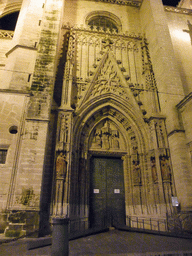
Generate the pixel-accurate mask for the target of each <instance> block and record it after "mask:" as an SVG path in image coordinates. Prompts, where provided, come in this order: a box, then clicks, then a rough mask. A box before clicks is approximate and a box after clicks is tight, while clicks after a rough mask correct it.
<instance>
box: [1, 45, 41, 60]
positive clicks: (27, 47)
mask: <svg viewBox="0 0 192 256" xmlns="http://www.w3.org/2000/svg"><path fill="white" fill-rule="evenodd" d="M17 48H23V49H27V50H33V51H37V48H36V47H30V46H26V45H20V44H17V45H15V46H14V47H13V48H12V49H11V50H9V51H8V52H7V53H6V54H5V55H6V57H8V55H9V54H10V53H12V52H13V51H14V50H16V49H17Z"/></svg>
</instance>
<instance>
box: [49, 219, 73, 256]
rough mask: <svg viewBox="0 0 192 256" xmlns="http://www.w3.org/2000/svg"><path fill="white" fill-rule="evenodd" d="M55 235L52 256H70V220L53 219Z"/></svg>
mask: <svg viewBox="0 0 192 256" xmlns="http://www.w3.org/2000/svg"><path fill="white" fill-rule="evenodd" d="M52 224H53V235H52V247H51V255H52V256H68V255H69V237H68V224H69V219H66V218H53V219H52Z"/></svg>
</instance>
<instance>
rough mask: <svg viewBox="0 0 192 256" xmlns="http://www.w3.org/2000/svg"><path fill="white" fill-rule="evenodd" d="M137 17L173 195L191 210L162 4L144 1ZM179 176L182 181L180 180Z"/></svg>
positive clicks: (179, 92)
mask: <svg viewBox="0 0 192 256" xmlns="http://www.w3.org/2000/svg"><path fill="white" fill-rule="evenodd" d="M140 14H141V23H142V28H143V32H144V33H145V34H146V38H147V40H148V42H149V51H150V54H151V59H152V63H153V68H154V73H155V77H156V81H157V88H158V92H159V102H160V109H161V113H162V114H163V115H164V116H166V128H167V133H168V134H169V136H168V142H169V147H170V153H171V160H172V167H173V177H174V178H175V187H176V192H177V195H178V196H179V197H180V204H181V209H186V208H187V209H191V189H190V188H189V186H186V180H187V179H188V180H191V178H192V177H191V172H190V171H189V169H191V164H190V161H189V157H188V151H187V148H186V138H185V135H184V133H183V132H182V130H183V128H182V127H181V124H180V121H179V118H178V111H177V108H176V105H177V104H178V103H179V102H180V101H181V100H182V99H183V98H184V91H183V85H182V82H181V78H180V73H179V70H178V67H177V62H176V59H175V56H174V50H173V45H172V42H171V37H170V33H169V28H168V22H167V17H166V15H165V12H164V8H163V5H162V1H160V0H144V1H143V3H142V6H141V12H140ZM146 17H147V18H146ZM179 131H181V132H179ZM185 173H187V174H188V175H187V176H188V178H186V177H187V176H185ZM181 174H182V177H183V178H182V179H180V178H179V177H180V175H181ZM184 187H185V192H184V191H183V188H184Z"/></svg>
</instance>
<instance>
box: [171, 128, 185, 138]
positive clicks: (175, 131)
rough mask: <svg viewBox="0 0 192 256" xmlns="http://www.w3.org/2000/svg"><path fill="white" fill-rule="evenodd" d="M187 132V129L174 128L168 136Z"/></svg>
mask: <svg viewBox="0 0 192 256" xmlns="http://www.w3.org/2000/svg"><path fill="white" fill-rule="evenodd" d="M181 132H182V133H185V130H179V129H175V130H173V131H171V132H170V133H169V134H168V135H167V137H168V138H169V137H170V136H172V135H173V134H175V133H181Z"/></svg>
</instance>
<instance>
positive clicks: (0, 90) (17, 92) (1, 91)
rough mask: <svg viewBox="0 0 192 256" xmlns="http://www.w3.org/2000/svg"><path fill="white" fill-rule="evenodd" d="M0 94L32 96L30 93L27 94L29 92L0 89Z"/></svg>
mask: <svg viewBox="0 0 192 256" xmlns="http://www.w3.org/2000/svg"><path fill="white" fill-rule="evenodd" d="M0 93H10V94H12V93H14V94H26V95H29V96H32V93H31V92H29V91H24V90H10V89H0Z"/></svg>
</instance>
